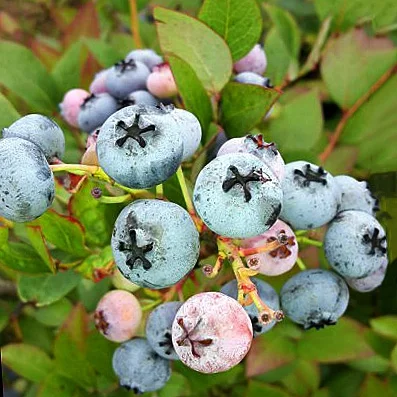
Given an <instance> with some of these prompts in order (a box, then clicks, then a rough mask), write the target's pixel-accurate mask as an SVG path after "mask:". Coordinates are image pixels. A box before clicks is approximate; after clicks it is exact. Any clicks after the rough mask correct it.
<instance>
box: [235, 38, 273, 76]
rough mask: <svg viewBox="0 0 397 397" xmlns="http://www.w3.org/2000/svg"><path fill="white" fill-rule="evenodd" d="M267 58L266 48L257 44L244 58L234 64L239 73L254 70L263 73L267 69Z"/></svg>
mask: <svg viewBox="0 0 397 397" xmlns="http://www.w3.org/2000/svg"><path fill="white" fill-rule="evenodd" d="M266 66H267V59H266V54H265V51H264V49H263V48H262V47H261V46H260V45H259V44H256V45H255V46H254V48H253V49H252V50H251V51H250V52H249V53H248V54H247V55H246V56H245V57H243V58H241V59H240V60H238V61H237V62H236V63H235V64H234V70H235V71H236V72H237V73H241V72H254V73H258V74H263V73H264V72H265V70H266Z"/></svg>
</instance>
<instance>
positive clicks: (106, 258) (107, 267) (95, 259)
mask: <svg viewBox="0 0 397 397" xmlns="http://www.w3.org/2000/svg"><path fill="white" fill-rule="evenodd" d="M113 264H114V260H113V254H112V247H111V246H110V245H108V246H107V247H105V248H103V249H102V250H101V252H100V253H99V254H93V255H90V256H88V257H87V258H85V259H84V261H83V263H82V264H81V265H80V266H79V267H78V268H77V271H78V272H79V273H81V274H83V275H84V277H86V278H91V279H92V280H93V281H98V280H100V279H101V278H103V277H105V276H107V275H109V274H110V273H112V272H113Z"/></svg>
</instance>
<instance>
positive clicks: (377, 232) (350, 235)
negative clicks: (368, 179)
mask: <svg viewBox="0 0 397 397" xmlns="http://www.w3.org/2000/svg"><path fill="white" fill-rule="evenodd" d="M324 250H325V256H326V258H327V260H328V262H329V264H330V265H331V266H332V267H333V268H334V269H335V270H336V271H337V272H338V273H339V274H341V275H342V276H344V277H349V278H362V277H367V276H369V275H370V274H371V273H374V272H376V271H377V270H378V269H379V268H380V267H381V266H382V265H384V263H385V261H386V263H387V241H386V234H385V231H384V229H383V227H382V226H381V225H380V223H379V222H378V221H377V220H376V219H375V218H374V217H373V216H371V215H369V214H367V213H366V212H363V211H343V212H341V213H339V214H338V216H337V217H336V218H335V219H334V221H333V222H332V223H331V224H330V226H329V228H328V230H327V233H326V234H325V237H324Z"/></svg>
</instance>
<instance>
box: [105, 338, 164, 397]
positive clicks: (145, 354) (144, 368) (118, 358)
mask: <svg viewBox="0 0 397 397" xmlns="http://www.w3.org/2000/svg"><path fill="white" fill-rule="evenodd" d="M112 365H113V370H114V372H115V374H116V375H117V377H118V378H119V382H120V386H122V387H125V388H126V389H128V390H132V391H133V392H134V393H135V394H142V393H145V392H150V391H155V390H159V389H161V388H163V387H164V385H165V384H166V383H167V382H168V379H169V378H170V376H171V368H170V362H169V361H168V360H166V359H164V358H162V357H160V356H159V355H158V354H157V353H156V352H155V351H154V350H153V349H152V348H151V347H150V345H149V343H148V342H147V341H146V339H143V338H134V339H131V340H129V341H128V342H125V343H123V344H121V345H120V347H118V348H117V349H116V350H115V352H114V354H113V360H112Z"/></svg>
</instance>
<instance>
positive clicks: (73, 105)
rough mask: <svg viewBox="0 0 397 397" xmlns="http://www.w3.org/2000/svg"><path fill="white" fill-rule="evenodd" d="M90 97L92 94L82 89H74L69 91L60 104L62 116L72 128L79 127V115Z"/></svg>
mask: <svg viewBox="0 0 397 397" xmlns="http://www.w3.org/2000/svg"><path fill="white" fill-rule="evenodd" d="M89 96H90V93H89V92H87V91H86V90H82V89H80V88H73V89H72V90H69V91H68V92H67V93H66V94H65V96H64V97H63V99H62V102H61V103H60V104H59V109H60V111H61V116H62V117H63V119H64V120H65V121H66V122H67V123H68V124H69V125H71V126H72V127H76V128H78V127H79V121H78V117H79V113H80V107H81V105H82V104H83V103H84V100H85V99H87V98H88V97H89Z"/></svg>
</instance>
